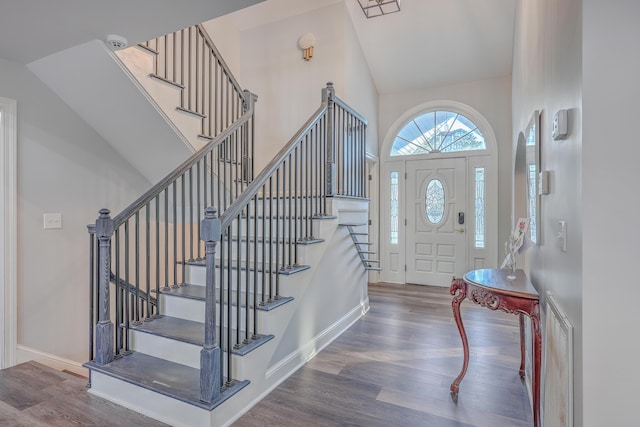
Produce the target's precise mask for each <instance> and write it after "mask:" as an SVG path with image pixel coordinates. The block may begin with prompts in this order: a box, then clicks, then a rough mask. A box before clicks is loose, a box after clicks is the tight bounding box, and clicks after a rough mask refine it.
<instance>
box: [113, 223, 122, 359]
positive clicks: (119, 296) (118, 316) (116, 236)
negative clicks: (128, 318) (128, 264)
mask: <svg viewBox="0 0 640 427" xmlns="http://www.w3.org/2000/svg"><path fill="white" fill-rule="evenodd" d="M114 242H115V243H114V246H115V247H114V257H115V260H114V261H115V275H116V277H115V294H116V324H115V327H116V348H115V351H116V353H115V358H119V357H120V349H121V348H122V286H121V284H120V233H119V230H115V232H114Z"/></svg>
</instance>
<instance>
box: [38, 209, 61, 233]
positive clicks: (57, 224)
mask: <svg viewBox="0 0 640 427" xmlns="http://www.w3.org/2000/svg"><path fill="white" fill-rule="evenodd" d="M42 221H43V223H44V224H43V226H44V229H45V230H47V229H50V228H62V214H60V213H46V214H43V215H42Z"/></svg>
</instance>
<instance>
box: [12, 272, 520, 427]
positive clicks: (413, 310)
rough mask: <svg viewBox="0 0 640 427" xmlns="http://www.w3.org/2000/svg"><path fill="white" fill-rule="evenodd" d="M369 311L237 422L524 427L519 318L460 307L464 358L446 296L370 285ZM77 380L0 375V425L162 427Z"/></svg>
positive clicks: (20, 370) (26, 372)
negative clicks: (458, 380)
mask: <svg viewBox="0 0 640 427" xmlns="http://www.w3.org/2000/svg"><path fill="white" fill-rule="evenodd" d="M369 297H370V301H371V310H370V311H369V313H367V314H366V315H365V316H364V317H363V318H362V319H360V320H359V321H358V322H356V323H355V324H354V325H353V326H352V327H351V328H350V329H349V330H348V331H346V332H345V333H344V334H343V335H342V336H341V337H340V338H338V339H337V340H335V341H334V342H333V343H332V344H331V345H329V346H328V347H327V348H326V349H324V350H323V351H322V352H320V353H319V354H318V355H317V356H316V357H315V358H314V359H312V360H311V361H310V362H309V363H307V364H306V365H305V366H304V367H303V368H301V369H300V370H299V371H297V372H296V373H295V374H293V375H292V376H291V377H290V378H289V379H287V380H286V381H284V382H283V383H282V384H281V385H280V386H279V387H278V388H276V389H275V390H274V391H273V392H271V393H270V394H269V395H268V396H267V397H266V398H265V399H263V400H262V401H261V402H260V403H258V404H257V405H256V406H254V407H253V408H252V409H251V410H250V411H249V412H248V413H246V414H245V415H244V416H243V417H241V418H240V419H239V420H238V421H237V422H236V423H235V424H234V426H235V427H250V426H261V427H262V426H411V427H413V426H430V427H450V426H459V427H467V426H479V427H485V426H486V427H489V426H490V427H502V426H505V427H506V426H515V427H523V426H527V427H529V426H532V425H533V420H532V416H531V408H530V405H529V400H528V397H527V392H526V389H525V386H524V383H523V382H522V381H521V380H520V378H519V377H518V368H519V363H520V355H519V349H520V346H519V335H518V334H519V333H518V321H517V320H518V318H517V317H516V316H513V315H508V314H505V313H500V312H492V311H490V310H487V309H485V308H482V307H479V306H476V305H473V304H471V303H470V302H468V301H466V302H464V303H463V304H462V317H463V320H464V321H465V326H466V327H467V333H468V335H469V345H470V348H471V360H470V363H469V370H468V372H467V376H466V377H465V378H464V380H463V381H462V384H461V386H460V395H459V398H458V401H457V403H456V402H454V401H453V400H452V399H451V397H450V394H449V385H450V383H451V381H453V379H454V378H455V377H456V376H457V375H458V372H459V371H460V367H461V366H462V344H461V342H460V336H459V334H458V330H457V328H456V325H455V322H454V320H453V315H452V312H451V296H450V295H449V292H448V289H445V288H437V287H429V286H416V285H393V284H375V285H370V286H369ZM85 385H86V379H83V378H79V377H77V376H75V375H69V374H67V373H64V372H58V371H55V370H53V369H51V368H48V367H45V366H43V365H41V364H39V363H36V362H29V363H26V364H21V365H18V366H15V367H12V368H9V369H5V370H2V371H0V426H11V427H14V426H15V427H18V426H19V427H22V426H29V427H32V426H35V427H41V426H71V425H81V426H85V425H92V426H136V427H145V426H164V425H165V424H162V423H160V422H158V421H154V420H152V419H149V418H146V417H144V416H142V415H139V414H136V413H134V412H132V411H129V410H127V409H125V408H122V407H119V406H117V405H114V404H112V403H110V402H107V401H105V400H103V399H100V398H98V397H96V396H92V395H90V394H88V393H87V392H86V389H85Z"/></svg>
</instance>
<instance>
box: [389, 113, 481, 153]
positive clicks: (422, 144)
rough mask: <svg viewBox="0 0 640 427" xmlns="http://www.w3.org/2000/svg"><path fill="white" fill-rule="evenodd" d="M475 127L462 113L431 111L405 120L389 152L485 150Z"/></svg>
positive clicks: (479, 133) (478, 131)
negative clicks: (407, 120) (405, 122)
mask: <svg viewBox="0 0 640 427" xmlns="http://www.w3.org/2000/svg"><path fill="white" fill-rule="evenodd" d="M486 148H487V146H486V144H485V141H484V136H482V133H481V132H480V130H478V127H477V126H476V125H475V124H474V123H473V122H472V121H471V120H469V119H468V118H466V117H465V116H463V115H462V114H459V113H455V112H452V111H443V110H437V111H430V112H428V113H423V114H421V115H419V116H417V117H414V118H413V119H411V120H409V122H408V123H407V124H405V125H404V126H403V127H402V129H400V132H398V135H396V138H395V140H394V141H393V146H392V147H391V155H392V156H411V155H416V154H429V153H451V152H456V151H472V150H486Z"/></svg>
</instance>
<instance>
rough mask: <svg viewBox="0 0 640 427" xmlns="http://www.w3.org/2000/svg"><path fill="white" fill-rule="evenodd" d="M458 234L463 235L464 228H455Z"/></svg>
mask: <svg viewBox="0 0 640 427" xmlns="http://www.w3.org/2000/svg"><path fill="white" fill-rule="evenodd" d="M456 231H457V232H458V233H464V227H460V228H456Z"/></svg>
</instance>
